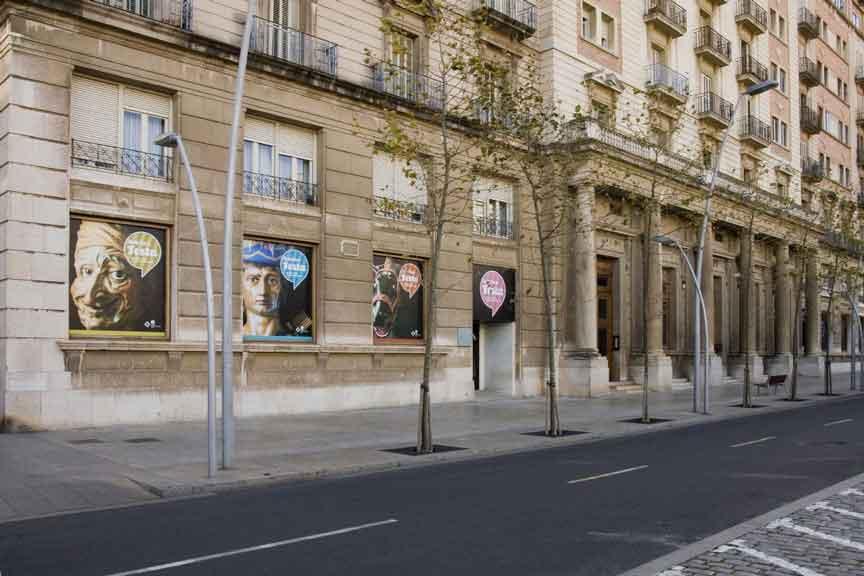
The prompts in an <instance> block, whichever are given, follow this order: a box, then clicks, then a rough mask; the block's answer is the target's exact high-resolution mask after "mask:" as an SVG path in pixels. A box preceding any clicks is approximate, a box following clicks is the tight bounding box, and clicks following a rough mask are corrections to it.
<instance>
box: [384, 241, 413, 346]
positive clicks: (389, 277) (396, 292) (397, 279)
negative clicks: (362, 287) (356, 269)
mask: <svg viewBox="0 0 864 576" xmlns="http://www.w3.org/2000/svg"><path fill="white" fill-rule="evenodd" d="M372 263H373V266H372V333H373V336H374V339H375V341H387V340H390V341H393V340H396V341H398V340H411V341H416V340H422V339H423V263H422V262H421V261H419V260H406V259H403V258H395V257H393V256H384V255H381V254H375V256H374V257H373V260H372Z"/></svg>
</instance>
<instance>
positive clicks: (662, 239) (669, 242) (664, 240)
mask: <svg viewBox="0 0 864 576" xmlns="http://www.w3.org/2000/svg"><path fill="white" fill-rule="evenodd" d="M654 241H655V242H657V243H658V244H662V245H663V246H675V245H676V244H678V242H677V241H676V240H675V239H674V238H670V237H669V236H665V235H663V234H658V235H657V236H654Z"/></svg>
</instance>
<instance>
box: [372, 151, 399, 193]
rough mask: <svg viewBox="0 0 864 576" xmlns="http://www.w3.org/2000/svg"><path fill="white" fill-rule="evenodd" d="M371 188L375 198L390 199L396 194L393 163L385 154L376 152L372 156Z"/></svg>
mask: <svg viewBox="0 0 864 576" xmlns="http://www.w3.org/2000/svg"><path fill="white" fill-rule="evenodd" d="M372 187H373V189H374V190H373V193H374V195H375V196H384V197H386V198H390V199H392V198H393V197H394V196H395V194H396V190H395V189H394V182H393V161H392V159H391V158H390V157H389V156H388V155H387V154H383V153H381V152H378V153H376V154H374V155H373V156H372Z"/></svg>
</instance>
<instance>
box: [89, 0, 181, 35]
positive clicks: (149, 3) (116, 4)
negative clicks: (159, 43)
mask: <svg viewBox="0 0 864 576" xmlns="http://www.w3.org/2000/svg"><path fill="white" fill-rule="evenodd" d="M92 1H93V2H95V3H96V4H102V5H103V6H108V7H109V8H115V9H117V10H121V11H123V12H128V13H130V14H135V15H136V16H140V17H142V18H147V19H148V20H155V21H156V22H161V23H163V24H168V25H169V26H176V27H177V28H181V29H183V30H191V29H192V0H92Z"/></svg>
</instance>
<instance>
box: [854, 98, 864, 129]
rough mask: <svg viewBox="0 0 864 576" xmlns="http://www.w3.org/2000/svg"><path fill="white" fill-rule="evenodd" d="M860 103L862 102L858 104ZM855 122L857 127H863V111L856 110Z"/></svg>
mask: <svg viewBox="0 0 864 576" xmlns="http://www.w3.org/2000/svg"><path fill="white" fill-rule="evenodd" d="M861 105H862V104H861V103H859V106H861ZM855 124H857V125H858V126H859V127H864V111H861V112H858V114H856V115H855Z"/></svg>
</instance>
